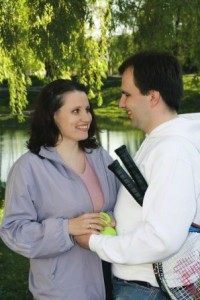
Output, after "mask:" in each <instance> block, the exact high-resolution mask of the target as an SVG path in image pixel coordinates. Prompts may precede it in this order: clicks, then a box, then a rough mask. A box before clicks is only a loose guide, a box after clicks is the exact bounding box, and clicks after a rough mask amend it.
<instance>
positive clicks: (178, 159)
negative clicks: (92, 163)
mask: <svg viewBox="0 0 200 300" xmlns="http://www.w3.org/2000/svg"><path fill="white" fill-rule="evenodd" d="M183 152H184V149H183ZM164 153H167V154H164V155H163V156H162V155H160V156H159V155H157V154H158V153H156V159H155V156H154V157H153V156H151V158H150V161H149V162H148V163H149V164H150V166H151V167H150V166H148V168H147V169H148V172H147V178H148V181H149V186H148V189H147V192H146V194H145V197H144V203H143V208H142V214H141V220H140V222H139V224H138V226H136V227H135V228H133V229H132V230H130V231H129V232H126V233H124V234H121V235H119V236H116V237H110V236H103V235H92V236H91V237H90V240H89V246H90V249H91V250H92V251H95V252H96V253H97V254H98V255H99V256H100V257H101V259H103V260H106V261H109V262H112V263H119V264H128V265H130V264H143V263H153V262H157V261H160V260H163V259H165V258H167V257H168V256H170V255H172V254H174V253H176V252H177V251H178V250H179V249H180V247H181V246H182V244H183V243H184V241H185V239H186V237H187V234H188V229H189V227H190V225H191V223H192V221H193V218H194V215H195V211H196V199H197V192H198V193H199V191H197V190H196V189H195V174H194V171H193V167H192V165H191V163H189V161H190V160H189V159H187V156H184V155H183V153H182V150H181V151H180V152H179V151H178V149H177V153H176V154H175V155H174V153H173V154H171V153H170V152H167V151H165V152H164ZM118 201H119V199H118ZM122 214H124V216H126V213H125V211H123V213H122ZM122 214H121V215H122ZM124 218H125V217H124ZM133 218H134V215H133ZM124 222H126V220H125V219H124Z"/></svg>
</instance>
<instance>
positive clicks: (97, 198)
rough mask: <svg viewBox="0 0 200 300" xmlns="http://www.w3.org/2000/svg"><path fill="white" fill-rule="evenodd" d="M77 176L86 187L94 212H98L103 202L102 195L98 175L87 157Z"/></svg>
mask: <svg viewBox="0 0 200 300" xmlns="http://www.w3.org/2000/svg"><path fill="white" fill-rule="evenodd" d="M79 176H80V177H81V179H82V180H83V182H84V183H85V185H86V187H87V189H88V192H89V195H90V198H91V201H92V203H93V208H94V212H100V211H101V209H102V207H103V204H104V197H103V193H102V190H101V186H100V183H99V180H98V177H97V175H96V173H95V172H94V171H93V170H92V168H91V166H90V164H89V162H88V160H87V159H85V170H84V172H83V173H82V174H79Z"/></svg>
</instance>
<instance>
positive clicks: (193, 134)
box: [149, 113, 200, 152]
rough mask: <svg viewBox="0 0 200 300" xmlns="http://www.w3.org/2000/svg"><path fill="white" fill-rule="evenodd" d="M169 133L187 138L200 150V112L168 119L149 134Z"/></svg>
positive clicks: (163, 134) (160, 134)
mask: <svg viewBox="0 0 200 300" xmlns="http://www.w3.org/2000/svg"><path fill="white" fill-rule="evenodd" d="M168 135H170V136H172V135H174V136H179V137H183V138H185V139H187V140H188V141H190V142H191V143H192V144H193V145H195V147H196V148H197V149H198V151H199V152H200V113H194V114H182V115H179V116H178V117H177V118H176V119H173V120H170V121H167V122H165V123H163V124H161V125H160V126H158V127H157V128H155V129H154V130H153V131H152V132H151V133H150V134H149V138H154V137H156V138H158V137H159V136H160V137H163V136H165V137H166V136H168Z"/></svg>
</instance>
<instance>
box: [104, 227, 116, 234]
mask: <svg viewBox="0 0 200 300" xmlns="http://www.w3.org/2000/svg"><path fill="white" fill-rule="evenodd" d="M101 234H104V235H112V236H115V235H117V233H116V230H115V229H114V228H113V227H110V226H106V227H105V228H104V230H102V231H101Z"/></svg>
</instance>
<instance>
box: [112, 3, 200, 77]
mask: <svg viewBox="0 0 200 300" xmlns="http://www.w3.org/2000/svg"><path fill="white" fill-rule="evenodd" d="M114 4H115V5H114V6H113V18H114V20H113V23H114V26H115V27H116V26H119V25H120V26H121V27H122V26H123V28H125V29H126V32H127V33H128V34H129V38H130V40H131V41H132V49H133V51H138V50H145V49H148V50H149V49H156V50H166V51H170V52H172V53H173V54H174V55H176V56H178V58H179V59H180V60H181V62H182V63H183V64H184V65H187V66H188V69H187V71H188V72H191V68H192V67H195V68H196V71H197V70H198V69H199V68H200V51H199V44H200V34H199V28H200V5H199V4H200V2H199V0H192V1H188V0H176V1H174V0H167V1H166V0H165V1H164V0H143V1H135V0H115V1H114ZM123 33H124V32H123Z"/></svg>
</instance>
